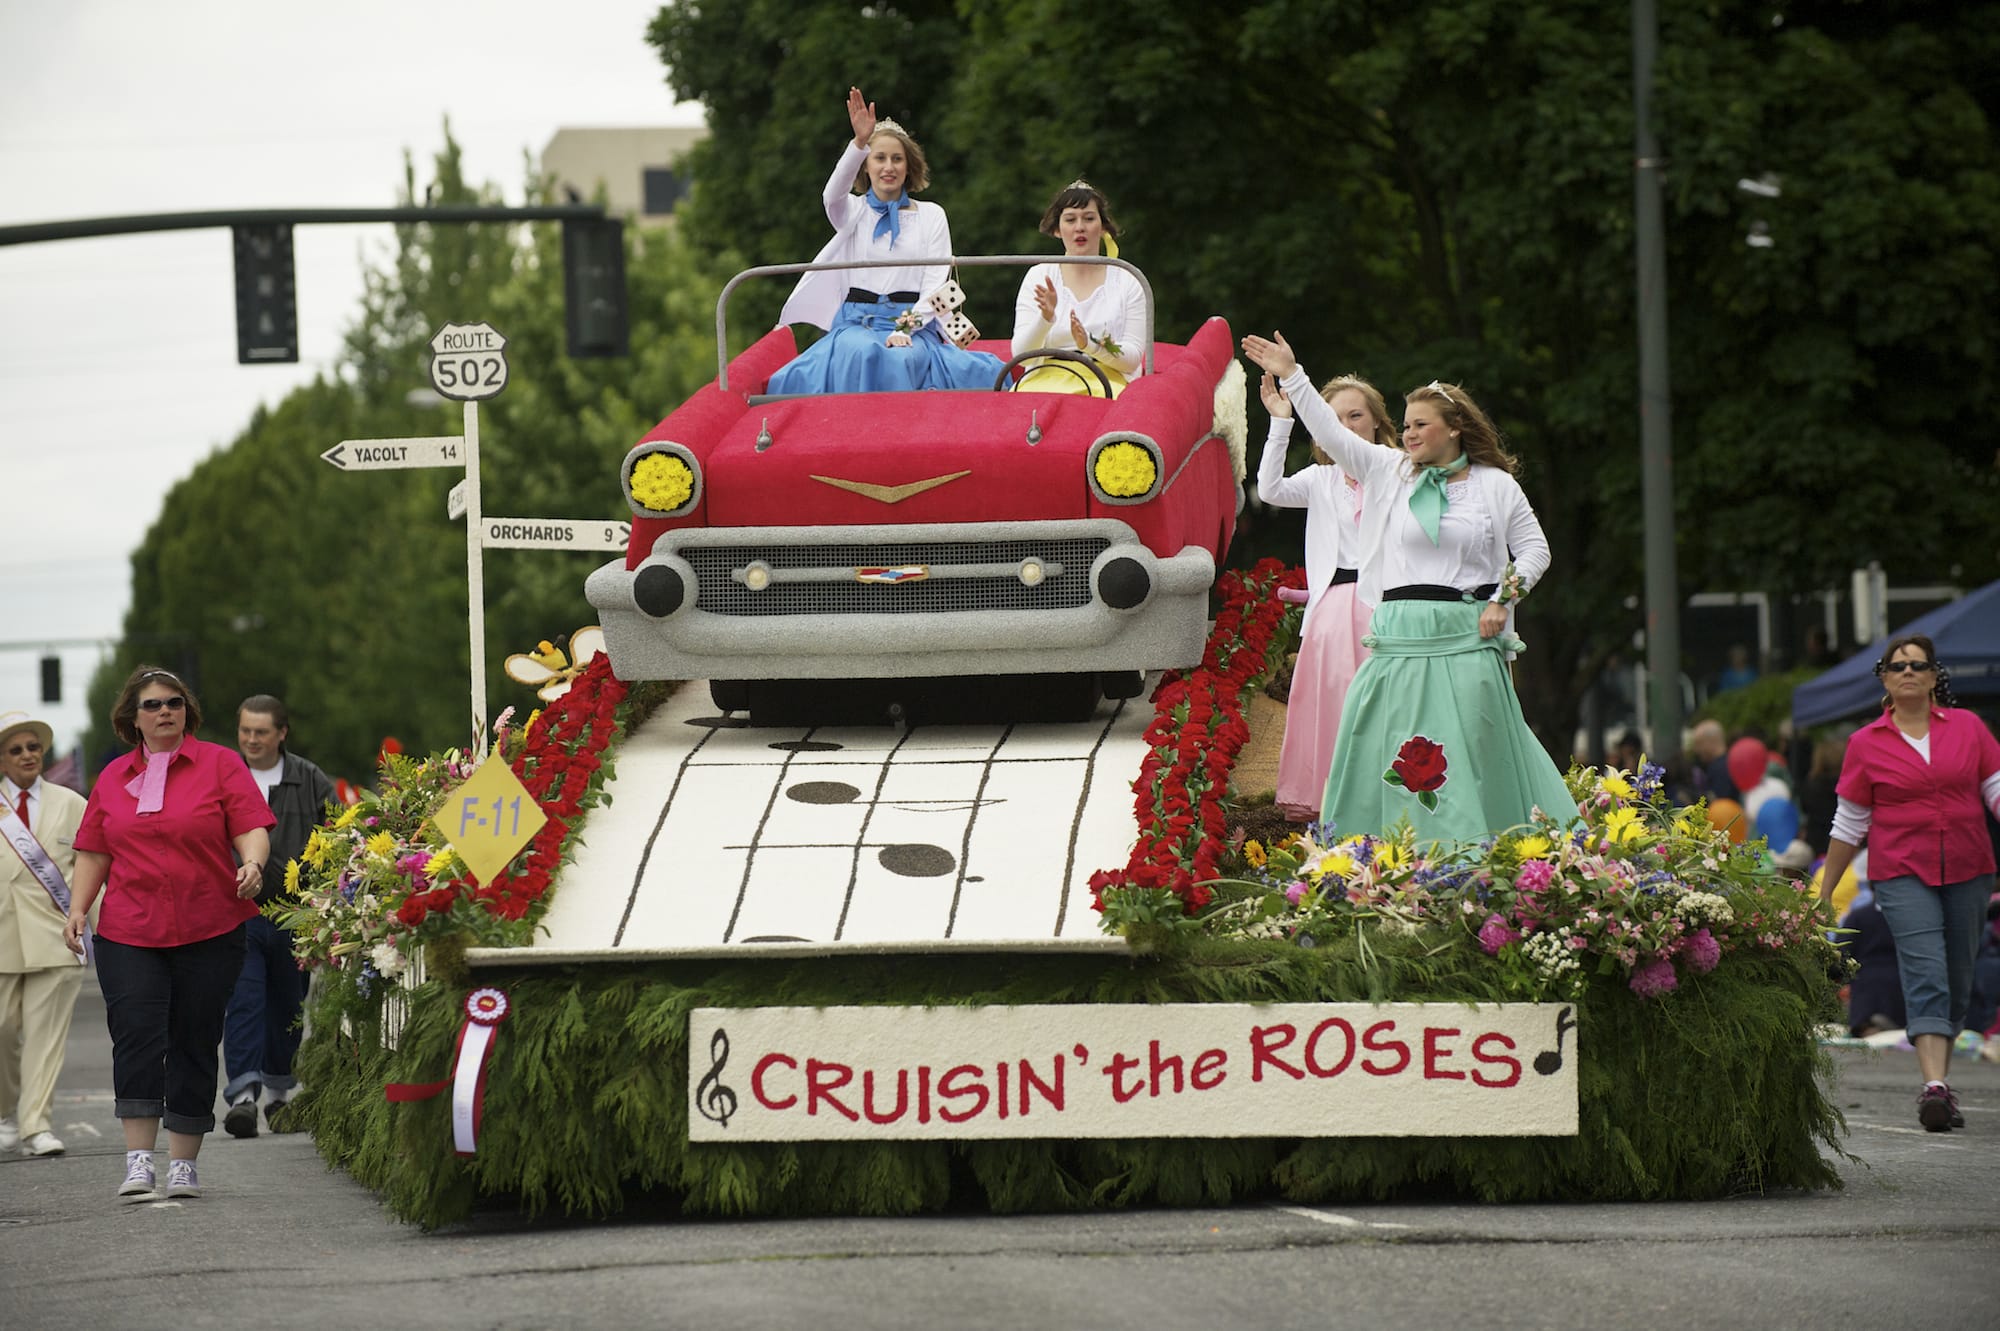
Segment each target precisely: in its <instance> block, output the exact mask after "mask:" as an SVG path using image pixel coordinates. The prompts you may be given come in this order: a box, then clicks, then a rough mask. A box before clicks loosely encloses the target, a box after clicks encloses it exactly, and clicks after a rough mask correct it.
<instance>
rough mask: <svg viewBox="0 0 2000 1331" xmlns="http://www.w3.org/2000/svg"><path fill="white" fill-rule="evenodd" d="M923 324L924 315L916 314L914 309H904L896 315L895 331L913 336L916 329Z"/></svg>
mask: <svg viewBox="0 0 2000 1331" xmlns="http://www.w3.org/2000/svg"><path fill="white" fill-rule="evenodd" d="M923 326H924V316H923V315H921V314H918V313H917V312H916V310H915V309H908V310H904V311H903V312H902V313H901V314H899V315H897V316H896V331H897V332H899V333H907V334H910V335H912V336H914V335H915V334H916V331H917V330H918V329H919V328H922V327H923Z"/></svg>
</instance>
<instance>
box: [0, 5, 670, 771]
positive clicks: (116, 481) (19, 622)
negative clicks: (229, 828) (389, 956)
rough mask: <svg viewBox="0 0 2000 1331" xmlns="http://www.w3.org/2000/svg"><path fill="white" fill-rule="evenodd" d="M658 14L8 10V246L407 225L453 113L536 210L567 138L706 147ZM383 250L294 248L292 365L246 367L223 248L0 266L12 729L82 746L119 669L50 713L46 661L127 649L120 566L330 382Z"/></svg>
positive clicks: (108, 245) (260, 8) (0, 414)
mask: <svg viewBox="0 0 2000 1331" xmlns="http://www.w3.org/2000/svg"><path fill="white" fill-rule="evenodd" d="M658 9H659V0H578V2H577V3H573V4H569V5H564V6H550V5H547V4H538V3H529V2H528V0H483V2H482V3H479V4H451V5H447V4H439V3H435V2H434V0H394V2H393V3H392V2H390V0H347V2H346V3H343V4H340V5H328V6H314V7H306V6H294V5H284V4H271V3H269V2H268V0H266V2H265V3H249V2H248V0H174V3H171V4H161V3H158V0H0V223H16V222H41V221H56V220H64V219H69V218H79V217H101V216H112V215H122V214H129V213H157V212H184V211H198V210H205V209H215V208H277V207H382V206H388V205H391V204H393V203H395V201H396V198H395V194H396V189H397V187H398V185H399V183H400V182H401V180H402V166H403V154H404V152H405V150H408V151H410V152H411V153H413V154H414V155H415V156H416V159H417V161H418V164H419V172H420V174H419V179H420V180H421V179H422V178H423V176H422V174H421V173H422V171H423V169H424V166H425V164H426V163H427V162H428V160H429V158H430V156H431V155H432V154H434V153H435V152H436V151H437V149H438V148H439V146H440V145H441V144H442V142H443V132H442V125H443V122H444V119H445V117H446V116H449V117H450V119H451V125H452V131H453V133H454V134H455V135H456V136H457V138H458V140H459V142H460V144H461V145H462V146H463V148H464V150H465V163H466V171H467V175H468V177H469V178H471V179H472V180H474V181H491V182H494V183H496V184H498V185H500V186H501V187H502V188H503V189H504V190H505V192H506V195H507V199H508V201H509V202H519V201H520V199H521V193H522V190H521V182H522V180H523V178H524V169H523V155H524V154H531V155H534V156H537V157H538V156H539V155H540V153H541V150H542V148H543V147H544V146H545V145H546V144H547V143H548V141H549V139H550V137H551V136H552V135H553V134H554V133H555V131H556V130H557V129H558V128H560V127H564V126H644V125H688V124H698V123H700V113H699V109H698V108H695V107H686V106H676V105H675V104H674V102H673V99H672V94H671V93H670V92H669V91H668V90H667V88H666V85H665V82H664V77H665V75H664V70H663V69H662V67H661V66H660V64H659V61H658V60H657V58H656V57H655V56H654V54H653V52H652V49H651V48H650V47H648V46H647V45H646V43H645V40H644V34H645V28H646V24H647V22H648V21H649V20H650V19H651V18H652V16H653V15H654V14H655V13H656V12H657V11H658ZM388 244H389V230H388V228H387V227H386V226H385V227H352V226H341V227H334V226H313V227H302V228H299V229H298V230H297V231H296V232H295V233H294V249H295V256H296V265H297V277H298V311H299V338H300V362H299V364H297V365H286V366H276V365H260V366H239V365H237V363H236V334H235V305H234V277H233V273H234V268H233V264H232V260H231V257H230V237H229V233H228V232H227V231H226V230H206V231H181V232H161V233H156V234H149V235H139V236H122V237H109V238H105V239H97V240H64V241H55V242H50V243H46V244H38V245H20V246H0V512H4V515H5V532H6V540H5V542H4V546H0V549H4V551H5V554H4V557H0V610H4V619H5V623H4V625H0V713H4V712H7V711H12V710H14V709H16V708H23V709H27V710H29V711H32V712H34V713H35V714H36V715H38V716H43V717H45V718H46V719H48V720H49V721H50V722H51V723H52V724H53V725H54V726H55V727H56V730H57V736H58V741H59V743H61V744H62V745H63V746H64V747H67V746H68V744H69V743H70V742H72V741H74V740H75V739H76V738H78V737H80V735H81V733H82V729H83V726H84V724H85V722H86V719H87V718H86V717H85V714H84V708H83V706H82V696H83V690H84V687H85V685H86V684H87V682H88V680H89V676H90V673H91V671H92V670H93V669H94V668H95V666H96V663H97V661H98V659H99V657H100V655H101V653H102V648H100V647H97V646H93V645H90V643H88V642H86V643H84V644H83V645H80V646H72V647H67V648H64V649H62V650H61V652H60V654H61V655H62V656H63V658H64V665H65V669H64V680H63V690H64V693H63V696H64V701H63V703H62V705H61V706H59V707H45V706H43V705H42V704H41V703H40V702H39V701H38V699H39V697H40V694H39V671H38V668H37V665H36V662H37V660H38V658H39V657H41V656H42V655H43V654H44V650H45V644H47V643H50V642H53V641H56V640H62V639H86V640H93V641H94V640H102V639H108V638H111V637H113V636H115V635H116V634H117V632H118V630H119V627H120V625H121V623H122V620H123V617H124V613H125V609H126V604H127V601H128V599H129V596H130V585H129V583H130V579H129V576H128V567H129V566H128V563H127V558H128V556H129V555H130V554H131V552H132V551H133V549H135V548H136V547H137V546H138V544H139V541H140V540H141V539H142V538H143V537H144V535H145V533H146V530H147V528H148V527H149V526H150V525H151V524H152V522H153V520H154V518H155V517H156V516H157V515H158V513H159V508H160V501H161V499H162V497H163V496H164V495H165V494H166V491H167V489H168V488H169V487H170V486H172V485H173V483H174V482H175V481H177V480H179V479H180V478H181V477H183V476H185V475H187V473H188V472H189V471H190V470H191V469H192V468H193V467H194V465H195V464H196V463H197V462H199V461H200V460H201V459H202V458H203V457H204V456H206V455H207V454H208V453H210V452H211V451H213V450H214V449H216V448H219V447H221V446H223V445H225V444H227V443H228V442H229V440H230V439H232V438H234V437H235V435H236V434H237V433H239V432H240V431H241V430H242V428H243V427H244V425H245V424H247V423H248V421H249V417H250V414H251V412H252V411H253V410H254V409H255V407H256V406H257V405H258V404H259V403H274V402H276V401H277V400H278V399H279V398H281V397H283V396H284V395H285V393H286V392H287V391H289V390H290V389H291V388H293V387H294V386H296V385H298V384H301V383H304V382H307V381H309V380H310V379H311V378H312V377H313V375H314V374H315V373H318V372H324V371H328V370H330V369H331V368H332V365H333V361H334V357H335V355H336V354H337V352H338V349H339V339H340V333H341V330H342V329H343V328H344V327H346V326H347V325H348V324H349V323H351V322H352V321H353V319H354V317H355V315H356V313H357V311H358V309H359V303H360V297H361V271H362V261H363V257H364V254H367V255H374V256H376V257H378V258H380V257H382V256H384V255H385V254H386V253H387V249H388ZM418 369H419V367H415V366H413V367H412V372H413V375H414V374H415V373H417V372H418ZM327 442H328V444H329V445H331V444H333V443H335V442H337V441H335V440H331V439H329V440H328V441H327ZM256 517H257V519H258V520H260V521H282V520H283V515H282V514H275V513H273V514H259V515H256ZM218 539H227V537H226V534H218ZM208 702H209V707H210V710H211V711H215V710H217V707H218V705H219V706H221V707H223V708H226V707H228V706H229V705H230V700H216V699H209V700H208ZM227 737H228V736H227V735H226V734H225V735H221V736H216V735H211V736H210V738H223V739H226V738H227Z"/></svg>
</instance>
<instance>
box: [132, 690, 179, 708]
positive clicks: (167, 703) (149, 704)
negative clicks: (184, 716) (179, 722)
mask: <svg viewBox="0 0 2000 1331" xmlns="http://www.w3.org/2000/svg"><path fill="white" fill-rule="evenodd" d="M187 702H188V700H187V699H186V698H183V697H181V695H180V694H178V693H176V694H175V695H174V696H173V697H171V698H144V699H141V700H140V703H139V710H140V711H142V712H157V711H159V710H160V709H161V708H162V707H164V708H166V709H167V710H168V711H170V712H178V711H179V710H180V709H181V708H183V707H185V706H187Z"/></svg>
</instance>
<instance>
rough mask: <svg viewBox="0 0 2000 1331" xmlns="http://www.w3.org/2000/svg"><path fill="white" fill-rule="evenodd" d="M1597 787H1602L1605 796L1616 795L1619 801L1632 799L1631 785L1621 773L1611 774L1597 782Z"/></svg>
mask: <svg viewBox="0 0 2000 1331" xmlns="http://www.w3.org/2000/svg"><path fill="white" fill-rule="evenodd" d="M1598 785H1600V786H1602V787H1603V788H1604V790H1605V792H1606V793H1607V794H1611V795H1616V796H1617V797H1618V798H1619V799H1621V800H1629V799H1631V798H1632V795H1633V791H1632V783H1631V782H1630V781H1627V780H1626V779H1625V774H1624V773H1623V772H1613V773H1612V774H1611V775H1610V776H1607V777H1605V778H1604V779H1603V780H1602V781H1600V782H1598Z"/></svg>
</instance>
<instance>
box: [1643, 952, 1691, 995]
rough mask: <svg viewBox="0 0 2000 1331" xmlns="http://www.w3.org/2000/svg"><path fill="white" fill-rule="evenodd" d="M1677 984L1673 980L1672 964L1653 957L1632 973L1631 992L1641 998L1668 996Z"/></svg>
mask: <svg viewBox="0 0 2000 1331" xmlns="http://www.w3.org/2000/svg"><path fill="white" fill-rule="evenodd" d="M1679 983H1680V981H1679V980H1677V979H1676V978H1674V963H1673V962H1671V961H1668V960H1667V959H1666V958H1664V957H1655V958H1653V959H1652V960H1651V961H1649V962H1647V963H1646V964H1645V965H1643V966H1639V967H1637V968H1635V969H1634V970H1633V972H1632V979H1631V986H1632V992H1633V993H1635V994H1637V995H1639V997H1641V998H1658V997H1660V995H1662V994H1670V993H1672V992H1673V991H1674V988H1675V986H1677V985H1678V984H1679Z"/></svg>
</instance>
